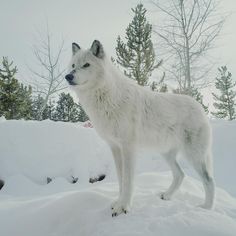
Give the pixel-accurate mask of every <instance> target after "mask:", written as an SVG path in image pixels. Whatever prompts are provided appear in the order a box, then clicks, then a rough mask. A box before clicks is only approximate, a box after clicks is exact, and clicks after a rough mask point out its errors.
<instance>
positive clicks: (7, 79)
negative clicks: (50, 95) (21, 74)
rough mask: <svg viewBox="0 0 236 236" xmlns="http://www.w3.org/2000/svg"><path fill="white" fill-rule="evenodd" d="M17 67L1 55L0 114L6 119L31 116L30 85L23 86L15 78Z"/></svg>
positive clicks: (28, 117)
mask: <svg viewBox="0 0 236 236" xmlns="http://www.w3.org/2000/svg"><path fill="white" fill-rule="evenodd" d="M16 73H17V67H16V66H13V62H9V61H8V59H7V57H3V60H2V68H0V101H1V103H0V116H5V118H6V119H30V118H31V105H32V104H31V103H32V100H31V94H32V89H31V87H30V86H24V85H23V84H22V83H19V81H18V80H17V79H16V78H15V75H16Z"/></svg>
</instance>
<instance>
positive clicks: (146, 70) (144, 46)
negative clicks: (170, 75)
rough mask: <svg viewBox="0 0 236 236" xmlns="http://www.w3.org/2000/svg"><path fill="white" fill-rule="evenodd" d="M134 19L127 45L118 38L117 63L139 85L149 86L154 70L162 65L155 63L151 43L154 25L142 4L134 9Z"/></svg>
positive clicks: (127, 32)
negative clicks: (149, 21)
mask: <svg viewBox="0 0 236 236" xmlns="http://www.w3.org/2000/svg"><path fill="white" fill-rule="evenodd" d="M132 12H133V13H134V17H133V20H132V22H131V23H130V24H129V26H128V27H127V29H126V36H125V38H126V40H127V42H126V43H125V42H124V41H123V40H122V39H121V37H120V36H118V38H117V47H116V54H117V63H118V64H119V65H121V66H122V67H123V68H124V73H125V74H126V75H127V76H129V77H130V78H132V79H134V80H136V81H137V83H138V84H139V85H143V86H144V85H147V84H148V79H149V77H150V76H151V74H152V72H153V70H155V69H156V68H157V67H158V66H159V65H160V64H161V62H159V63H156V62H155V52H154V48H153V44H152V41H151V33H152V25H151V24H149V23H148V21H147V19H146V12H147V10H146V9H145V8H144V6H143V5H142V4H138V5H137V6H136V7H135V9H133V8H132Z"/></svg>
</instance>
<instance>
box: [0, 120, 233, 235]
mask: <svg viewBox="0 0 236 236" xmlns="http://www.w3.org/2000/svg"><path fill="white" fill-rule="evenodd" d="M212 125H213V134H214V145H213V153H214V161H215V175H216V182H217V185H218V187H221V188H217V193H216V194H217V199H216V207H215V209H214V210H213V211H208V210H203V209H201V208H198V207H196V205H198V204H200V203H201V202H202V201H203V189H202V186H201V184H200V182H199V181H198V180H196V179H195V178H192V177H186V178H185V180H184V182H183V186H182V187H181V189H180V191H179V192H178V193H177V194H176V197H175V198H173V200H171V201H163V200H161V199H160V198H159V196H158V194H159V193H160V192H162V191H164V190H165V189H166V188H167V187H168V186H169V184H170V181H171V173H170V172H169V171H168V168H167V166H166V165H165V163H164V162H163V160H162V159H160V158H159V157H158V155H156V153H153V152H150V151H145V150H141V151H140V152H139V155H138V166H137V177H136V189H135V195H134V204H133V208H132V211H131V212H130V213H129V214H127V215H120V216H118V217H116V218H112V217H111V210H110V204H111V202H112V201H114V200H115V199H116V197H117V191H118V185H117V181H116V174H115V172H114V165H113V160H112V158H111V153H110V150H109V149H108V147H107V146H106V144H105V143H104V142H103V141H102V140H101V139H100V138H99V137H98V135H97V134H96V132H95V131H94V129H91V128H84V127H82V125H81V124H69V123H61V122H57V123H56V122H52V121H43V122H34V121H5V120H1V121H0V179H2V180H4V181H5V185H4V186H3V188H2V189H1V190H0V235H1V236H16V235H17V236H42V235H43V236H49V235H50V236H52V235H55V236H65V235H66V236H75V235H76V236H78V235H81V236H87V235H88V236H90V235H101V236H106V235H107V236H108V235H125V236H132V235H145V236H149V235H161V236H173V235H175V236H178V235H183V236H185V235H191V236H195V235H196V236H197V235H207V236H208V235H214V236H218V235H219V236H222V235H225V236H226V235H232V236H234V235H236V199H235V198H234V197H232V196H230V195H229V194H228V193H227V192H226V191H224V190H223V189H222V188H224V189H226V190H227V191H228V192H230V193H231V194H232V195H234V196H236V187H235V178H236V173H235V166H236V157H235V144H236V122H225V121H213V122H212ZM184 165H185V171H186V172H187V173H188V174H189V175H192V176H195V174H194V173H193V172H192V170H191V169H189V168H188V166H187V164H184ZM101 174H105V175H106V178H105V180H104V181H101V182H96V183H94V184H91V183H89V179H90V178H97V177H98V176H100V175H101ZM47 178H50V179H52V181H51V182H50V183H48V184H47ZM74 178H78V181H77V182H76V183H74V184H72V182H73V180H74Z"/></svg>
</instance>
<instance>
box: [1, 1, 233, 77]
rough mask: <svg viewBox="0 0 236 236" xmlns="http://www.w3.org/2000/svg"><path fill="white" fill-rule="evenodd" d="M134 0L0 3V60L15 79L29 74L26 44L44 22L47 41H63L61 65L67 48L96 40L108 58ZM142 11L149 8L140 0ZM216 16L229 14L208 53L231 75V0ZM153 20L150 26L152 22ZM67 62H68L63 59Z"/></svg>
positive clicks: (30, 57)
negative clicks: (11, 66)
mask: <svg viewBox="0 0 236 236" xmlns="http://www.w3.org/2000/svg"><path fill="white" fill-rule="evenodd" d="M138 2H140V1H137V0H117V1H115V0H99V1H98V0H97V1H96V0H67V1H66V0H38V1H36V0H0V32H1V34H0V57H2V56H8V57H9V59H11V60H13V61H14V63H15V65H17V66H18V69H19V74H18V75H19V77H20V78H23V79H26V78H27V77H28V75H29V73H28V70H27V67H26V64H28V65H32V62H33V61H34V57H33V53H32V48H31V47H32V45H33V44H34V40H35V32H36V30H40V31H42V32H45V27H46V21H48V23H49V27H50V31H51V32H52V33H53V35H54V37H53V40H54V42H55V43H56V42H57V41H58V42H60V41H61V38H64V39H65V48H66V53H65V59H66V60H65V61H66V62H67V60H69V56H70V52H71V51H70V50H71V43H72V42H74V41H75V42H78V43H79V44H80V46H82V47H85V48H87V47H90V45H91V43H92V41H93V40H94V39H99V40H100V41H101V42H102V43H103V45H104V47H105V50H106V51H107V52H108V54H110V55H111V56H112V55H114V52H115V46H116V38H117V36H118V35H119V34H121V35H124V33H125V29H126V27H127V25H128V24H129V23H130V21H131V18H132V13H131V7H135V5H136V4H137V3H138ZM142 2H143V3H144V6H145V7H146V8H147V9H150V7H151V5H149V4H146V3H147V2H148V1H142ZM222 12H231V13H232V14H231V17H230V18H229V19H228V21H227V22H226V25H225V27H224V30H223V32H222V34H221V38H220V40H219V41H218V44H217V48H216V49H215V51H214V52H213V55H215V56H216V57H217V58H218V62H219V65H225V64H226V65H227V66H228V69H229V70H230V71H231V72H232V73H233V76H234V75H236V46H235V43H236V30H235V24H236V14H235V13H236V1H235V0H222ZM156 20H158V15H156V16H155V18H154V19H152V20H151V21H153V22H150V23H155V21H156ZM67 58H68V59H67Z"/></svg>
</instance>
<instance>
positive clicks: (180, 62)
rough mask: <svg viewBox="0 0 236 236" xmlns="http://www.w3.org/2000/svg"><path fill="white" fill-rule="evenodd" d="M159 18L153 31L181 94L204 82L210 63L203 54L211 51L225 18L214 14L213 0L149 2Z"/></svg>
mask: <svg viewBox="0 0 236 236" xmlns="http://www.w3.org/2000/svg"><path fill="white" fill-rule="evenodd" d="M151 3H152V5H154V6H155V7H156V8H157V9H158V12H159V13H160V14H161V16H162V17H163V20H161V21H160V22H161V26H156V28H155V30H154V32H155V33H156V35H157V36H159V37H160V39H161V41H162V44H161V48H162V49H164V51H163V52H164V55H165V56H166V60H167V61H168V66H167V67H166V70H167V71H168V72H169V73H171V74H172V77H174V78H175V80H176V81H177V82H178V86H179V90H180V91H181V92H182V93H187V94H190V93H191V89H192V87H193V86H196V85H200V84H203V83H204V82H206V80H205V78H206V74H207V73H208V72H209V71H210V69H211V67H212V62H211V63H209V60H208V59H206V53H207V52H208V51H209V50H210V49H212V48H213V43H214V40H215V39H216V38H217V36H218V35H219V33H220V31H221V29H222V26H223V24H224V22H225V17H224V16H223V15H222V14H221V15H220V14H218V12H217V9H218V2H217V0H168V1H154V0H151Z"/></svg>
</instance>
